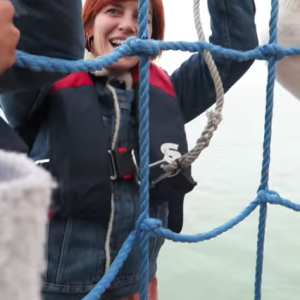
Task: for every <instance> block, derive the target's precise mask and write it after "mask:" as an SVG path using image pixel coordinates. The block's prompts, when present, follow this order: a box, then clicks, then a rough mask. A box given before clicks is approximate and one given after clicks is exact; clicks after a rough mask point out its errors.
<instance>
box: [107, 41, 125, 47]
mask: <svg viewBox="0 0 300 300" xmlns="http://www.w3.org/2000/svg"><path fill="white" fill-rule="evenodd" d="M110 43H111V44H112V45H113V46H114V47H118V46H120V45H122V44H123V43H124V40H111V41H110Z"/></svg>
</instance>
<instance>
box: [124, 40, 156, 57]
mask: <svg viewBox="0 0 300 300" xmlns="http://www.w3.org/2000/svg"><path fill="white" fill-rule="evenodd" d="M126 43H128V45H129V47H130V49H131V51H132V53H134V54H135V55H147V56H155V55H157V54H159V51H160V48H159V46H158V44H157V42H156V41H153V40H150V39H145V40H144V39H140V38H137V37H129V38H128V39H127V41H126Z"/></svg>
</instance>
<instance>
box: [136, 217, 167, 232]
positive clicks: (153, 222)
mask: <svg viewBox="0 0 300 300" xmlns="http://www.w3.org/2000/svg"><path fill="white" fill-rule="evenodd" d="M161 227H162V221H161V220H158V219H152V218H148V219H144V220H143V221H142V223H141V225H140V229H141V230H142V231H146V232H154V231H155V230H156V229H158V228H161Z"/></svg>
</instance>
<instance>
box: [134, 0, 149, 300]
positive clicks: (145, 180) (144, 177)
mask: <svg viewBox="0 0 300 300" xmlns="http://www.w3.org/2000/svg"><path fill="white" fill-rule="evenodd" d="M148 13H149V3H148V0H139V16H138V22H139V37H140V38H141V39H148ZM149 66H150V60H149V57H148V56H147V55H141V57H140V64H139V82H140V86H139V121H140V122H139V156H140V177H141V179H140V181H141V184H140V195H141V204H140V217H139V220H138V222H137V224H138V227H140V225H141V222H142V221H143V220H145V219H146V218H148V216H149V215H148V209H149V167H148V166H149V110H148V103H149ZM139 241H140V256H141V258H140V259H141V264H140V299H141V300H148V282H149V278H148V277H149V233H148V232H146V231H140V239H139Z"/></svg>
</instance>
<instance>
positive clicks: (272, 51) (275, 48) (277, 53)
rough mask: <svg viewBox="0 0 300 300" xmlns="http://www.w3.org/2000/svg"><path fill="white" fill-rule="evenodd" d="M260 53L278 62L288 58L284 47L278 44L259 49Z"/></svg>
mask: <svg viewBox="0 0 300 300" xmlns="http://www.w3.org/2000/svg"><path fill="white" fill-rule="evenodd" d="M259 51H260V52H261V53H262V54H263V55H264V56H268V57H269V58H272V57H273V58H275V59H276V60H281V59H282V58H284V57H285V56H286V54H285V53H284V50H283V49H282V47H280V46H279V45H278V44H266V45H263V46H261V47H260V48H259Z"/></svg>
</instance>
